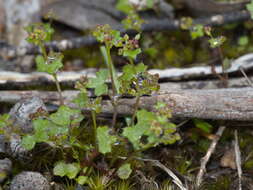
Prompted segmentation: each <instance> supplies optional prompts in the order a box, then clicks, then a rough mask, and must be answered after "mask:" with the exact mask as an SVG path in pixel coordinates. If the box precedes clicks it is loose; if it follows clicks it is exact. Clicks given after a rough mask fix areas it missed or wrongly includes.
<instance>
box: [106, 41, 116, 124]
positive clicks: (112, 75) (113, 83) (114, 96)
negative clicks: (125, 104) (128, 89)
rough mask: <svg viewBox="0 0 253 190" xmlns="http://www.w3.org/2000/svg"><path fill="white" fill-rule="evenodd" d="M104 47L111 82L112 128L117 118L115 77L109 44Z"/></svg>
mask: <svg viewBox="0 0 253 190" xmlns="http://www.w3.org/2000/svg"><path fill="white" fill-rule="evenodd" d="M105 48H106V56H107V59H108V69H109V72H110V77H111V84H112V97H111V101H112V105H113V110H114V111H113V112H114V113H113V119H112V128H114V126H115V124H116V119H117V113H118V111H117V100H116V95H117V94H118V90H117V88H116V79H115V78H114V67H113V62H112V57H111V53H110V47H109V45H106V46H105Z"/></svg>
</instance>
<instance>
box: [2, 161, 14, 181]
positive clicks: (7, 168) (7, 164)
mask: <svg viewBox="0 0 253 190" xmlns="http://www.w3.org/2000/svg"><path fill="white" fill-rule="evenodd" d="M11 170H12V162H11V160H10V159H8V158H5V159H3V160H0V184H1V183H2V182H3V181H4V180H5V179H6V178H7V177H8V175H9V174H10V172H11Z"/></svg>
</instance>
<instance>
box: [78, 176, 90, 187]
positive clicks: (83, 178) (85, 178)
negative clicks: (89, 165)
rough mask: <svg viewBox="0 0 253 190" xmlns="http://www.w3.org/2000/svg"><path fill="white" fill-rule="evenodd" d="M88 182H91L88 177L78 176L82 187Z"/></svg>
mask: <svg viewBox="0 0 253 190" xmlns="http://www.w3.org/2000/svg"><path fill="white" fill-rule="evenodd" d="M88 180H89V178H88V176H78V178H77V179H76V181H77V183H78V184H80V185H84V184H86V183H87V182H88Z"/></svg>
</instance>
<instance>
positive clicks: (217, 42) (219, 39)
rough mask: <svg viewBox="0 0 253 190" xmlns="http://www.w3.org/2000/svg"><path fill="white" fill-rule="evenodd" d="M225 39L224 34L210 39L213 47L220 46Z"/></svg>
mask: <svg viewBox="0 0 253 190" xmlns="http://www.w3.org/2000/svg"><path fill="white" fill-rule="evenodd" d="M225 41H226V38H225V37H224V36H219V37H217V38H211V39H209V40H208V42H209V44H210V46H211V48H216V47H220V46H221V45H222V44H223V43H224V42H225Z"/></svg>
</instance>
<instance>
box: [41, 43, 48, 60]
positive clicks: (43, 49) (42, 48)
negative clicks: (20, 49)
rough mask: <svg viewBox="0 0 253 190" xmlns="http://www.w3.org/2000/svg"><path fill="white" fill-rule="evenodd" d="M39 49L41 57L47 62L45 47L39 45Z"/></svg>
mask: <svg viewBox="0 0 253 190" xmlns="http://www.w3.org/2000/svg"><path fill="white" fill-rule="evenodd" d="M39 47H40V49H41V52H42V55H43V57H44V59H45V60H47V51H46V48H45V46H44V45H40V46H39Z"/></svg>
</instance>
